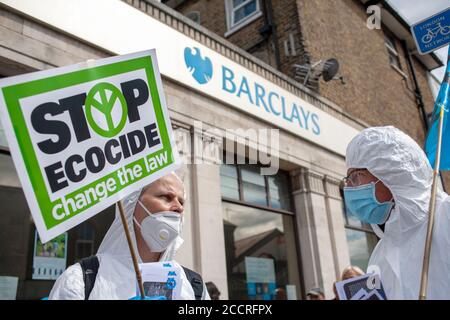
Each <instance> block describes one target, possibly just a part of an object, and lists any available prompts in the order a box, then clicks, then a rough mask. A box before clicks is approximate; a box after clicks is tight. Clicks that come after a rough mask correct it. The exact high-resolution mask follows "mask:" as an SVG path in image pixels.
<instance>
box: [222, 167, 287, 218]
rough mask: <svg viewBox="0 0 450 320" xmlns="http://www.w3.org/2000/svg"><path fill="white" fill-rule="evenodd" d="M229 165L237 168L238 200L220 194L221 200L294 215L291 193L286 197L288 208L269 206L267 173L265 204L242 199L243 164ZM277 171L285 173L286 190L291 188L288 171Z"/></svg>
mask: <svg viewBox="0 0 450 320" xmlns="http://www.w3.org/2000/svg"><path fill="white" fill-rule="evenodd" d="M246 162H247V161H246ZM222 165H225V164H222ZM231 165H232V166H234V167H235V168H236V170H237V179H238V181H237V182H238V194H239V200H237V199H233V198H229V197H224V196H222V201H225V202H230V203H235V204H240V205H243V206H247V207H252V208H256V209H261V210H266V211H271V212H276V213H281V214H286V215H292V216H293V215H295V213H294V202H293V198H292V193H290V194H289V197H288V199H289V210H286V209H281V208H275V207H272V206H271V201H270V199H271V196H270V186H269V179H268V176H267V175H265V176H264V188H265V198H266V205H265V206H261V205H257V204H254V203H250V202H247V201H245V200H244V184H243V180H242V173H241V168H242V165H243V164H241V165H239V164H236V163H233V164H231ZM244 165H248V163H245V164H244ZM254 166H258V165H257V164H254ZM258 167H259V168H261V166H258ZM279 172H281V173H282V174H285V175H286V176H287V184H288V185H287V188H288V190H292V183H291V180H290V179H289V173H288V172H286V171H283V170H279Z"/></svg>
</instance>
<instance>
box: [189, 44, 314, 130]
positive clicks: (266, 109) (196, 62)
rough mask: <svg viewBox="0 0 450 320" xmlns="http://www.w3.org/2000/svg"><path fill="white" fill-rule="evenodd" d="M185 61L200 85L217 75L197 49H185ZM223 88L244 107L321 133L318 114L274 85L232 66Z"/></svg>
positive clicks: (222, 81)
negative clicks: (253, 77) (238, 70)
mask: <svg viewBox="0 0 450 320" xmlns="http://www.w3.org/2000/svg"><path fill="white" fill-rule="evenodd" d="M184 61H185V64H186V68H187V70H188V72H189V73H190V74H191V75H192V77H193V78H194V79H195V80H196V81H197V82H198V83H199V84H206V83H208V82H210V80H211V78H212V76H213V64H212V62H211V59H210V58H209V57H207V56H203V55H202V53H201V51H200V49H199V48H197V47H193V48H190V47H186V48H185V49H184ZM218 69H219V71H220V82H217V81H216V82H215V83H216V84H218V83H220V88H221V90H222V92H223V93H224V94H231V95H233V96H235V97H237V98H239V99H241V100H242V102H241V105H243V104H245V105H249V106H251V108H252V109H250V110H248V111H250V112H258V113H267V114H270V115H272V116H275V117H278V118H279V119H280V120H282V121H287V122H289V123H293V124H295V125H296V126H298V128H300V129H301V130H306V131H310V132H312V133H313V134H314V135H316V136H318V135H320V133H321V127H320V118H319V115H318V114H317V113H315V112H314V111H311V110H309V108H307V107H306V106H304V105H302V102H301V101H298V100H291V99H289V98H288V97H287V96H285V95H283V94H282V93H280V92H279V91H277V90H275V89H274V88H273V86H271V87H270V88H268V87H267V86H265V85H263V84H261V83H259V82H258V81H255V80H252V78H249V77H246V76H245V75H242V74H240V73H239V72H237V71H236V70H233V68H232V67H230V66H225V65H223V64H222V65H221V66H220V68H218Z"/></svg>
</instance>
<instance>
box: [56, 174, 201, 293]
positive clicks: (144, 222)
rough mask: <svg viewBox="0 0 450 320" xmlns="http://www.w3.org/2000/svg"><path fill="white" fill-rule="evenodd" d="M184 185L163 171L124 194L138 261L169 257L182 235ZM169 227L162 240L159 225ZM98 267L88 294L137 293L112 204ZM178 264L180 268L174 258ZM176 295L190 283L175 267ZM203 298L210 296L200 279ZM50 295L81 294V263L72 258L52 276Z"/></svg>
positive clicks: (124, 242) (98, 253) (98, 255)
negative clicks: (178, 286)
mask: <svg viewBox="0 0 450 320" xmlns="http://www.w3.org/2000/svg"><path fill="white" fill-rule="evenodd" d="M184 198H185V195H184V186H183V183H182V181H181V180H180V179H179V178H178V176H176V174H175V173H171V174H168V175H166V176H164V177H162V178H160V179H158V180H156V181H154V182H153V183H151V184H149V185H148V186H146V187H145V188H143V189H142V190H141V191H138V192H133V193H132V194H130V195H128V196H127V197H125V199H123V201H122V202H123V206H124V211H125V216H126V220H127V223H128V226H129V230H130V234H131V239H132V242H133V246H134V248H135V249H137V250H136V255H137V258H138V262H139V263H143V262H157V261H173V258H174V255H175V252H176V251H177V250H178V249H179V248H180V246H181V244H182V243H183V239H182V238H181V236H180V232H181V229H182V217H183V203H184V201H185V199H184ZM161 225H163V226H165V227H164V228H163V229H164V230H166V231H167V230H169V234H166V235H165V236H166V239H167V241H163V242H161V241H159V240H158V237H156V235H155V234H156V233H157V231H158V230H159V228H160V226H161ZM97 257H98V260H99V267H98V273H97V276H96V278H95V282H94V285H93V287H92V291H91V292H90V294H89V297H88V299H89V300H99V299H107V300H113V299H120V300H127V299H131V298H133V297H135V296H136V274H135V272H134V268H133V263H132V259H131V254H130V249H129V247H128V243H127V240H126V236H125V232H124V228H123V225H122V222H121V219H120V215H119V209H118V207H117V205H116V217H115V220H114V221H113V223H112V225H111V227H110V228H109V230H108V232H107V233H106V235H105V237H104V239H103V241H102V243H101V245H100V247H99V249H98V252H97ZM173 262H174V264H176V265H177V266H178V267H180V268H179V269H180V270H182V268H181V266H179V265H178V264H177V263H176V262H175V261H173ZM180 279H181V285H182V288H181V292H180V299H183V300H184V299H186V300H194V299H195V294H194V290H193V287H192V285H191V284H190V282H189V281H188V279H187V276H186V274H185V272H184V271H182V272H180ZM201 298H202V300H209V299H210V298H209V295H208V291H207V289H206V287H205V285H204V284H203V293H202V297H201ZM49 299H50V300H52V299H55V300H56V299H61V300H78V299H79V300H84V299H85V282H84V280H83V272H82V268H81V265H80V264H79V263H76V264H74V265H72V266H70V267H69V268H67V270H66V271H65V272H64V273H63V274H62V275H61V276H60V277H59V278H58V279H57V280H56V282H55V284H54V286H53V289H52V291H51V292H50V296H49Z"/></svg>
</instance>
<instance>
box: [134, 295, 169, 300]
mask: <svg viewBox="0 0 450 320" xmlns="http://www.w3.org/2000/svg"><path fill="white" fill-rule="evenodd" d="M128 300H167V298H166V297H165V296H152V297H148V296H145V297H143V298H142V297H141V296H134V297H133V298H130V299H128Z"/></svg>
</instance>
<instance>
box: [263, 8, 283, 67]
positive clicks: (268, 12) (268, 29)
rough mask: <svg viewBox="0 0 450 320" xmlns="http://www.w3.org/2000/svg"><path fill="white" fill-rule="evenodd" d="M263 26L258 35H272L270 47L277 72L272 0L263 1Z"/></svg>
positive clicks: (279, 61)
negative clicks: (272, 50) (271, 46)
mask: <svg viewBox="0 0 450 320" xmlns="http://www.w3.org/2000/svg"><path fill="white" fill-rule="evenodd" d="M263 6H264V19H265V21H266V23H265V25H264V26H263V27H262V28H261V30H260V33H261V34H262V35H263V36H265V37H267V36H268V35H269V34H271V35H272V45H273V49H274V53H275V64H276V67H277V69H278V70H281V57H280V48H279V46H278V36H277V26H276V24H275V20H274V18H273V8H272V0H263Z"/></svg>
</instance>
